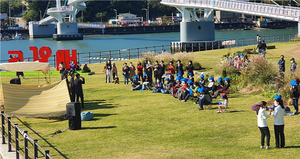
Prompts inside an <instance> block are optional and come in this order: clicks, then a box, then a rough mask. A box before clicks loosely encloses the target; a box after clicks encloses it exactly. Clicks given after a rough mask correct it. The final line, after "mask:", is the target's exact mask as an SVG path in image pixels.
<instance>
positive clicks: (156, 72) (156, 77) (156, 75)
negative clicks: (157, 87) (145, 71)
mask: <svg viewBox="0 0 300 159" xmlns="http://www.w3.org/2000/svg"><path fill="white" fill-rule="evenodd" d="M159 68H160V65H159V64H158V61H157V60H156V61H155V64H154V65H153V72H154V79H155V81H154V82H155V84H157V79H159V77H158V76H159V75H158V70H159ZM159 81H160V80H159Z"/></svg>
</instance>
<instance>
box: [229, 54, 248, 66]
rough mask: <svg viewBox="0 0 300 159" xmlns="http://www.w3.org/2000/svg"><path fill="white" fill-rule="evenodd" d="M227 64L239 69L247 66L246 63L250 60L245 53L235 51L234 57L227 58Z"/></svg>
mask: <svg viewBox="0 0 300 159" xmlns="http://www.w3.org/2000/svg"><path fill="white" fill-rule="evenodd" d="M228 60H229V61H228V65H229V66H233V67H235V68H237V69H239V68H240V67H247V66H248V63H249V62H250V60H249V59H248V56H247V55H245V56H244V54H243V53H241V54H239V53H236V56H235V57H233V58H232V57H229V58H228Z"/></svg>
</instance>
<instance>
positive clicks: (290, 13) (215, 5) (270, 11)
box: [161, 0, 300, 21]
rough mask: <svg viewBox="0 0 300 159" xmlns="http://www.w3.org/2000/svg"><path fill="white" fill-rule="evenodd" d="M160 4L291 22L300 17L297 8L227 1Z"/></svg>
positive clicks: (165, 0)
mask: <svg viewBox="0 0 300 159" xmlns="http://www.w3.org/2000/svg"><path fill="white" fill-rule="evenodd" d="M161 2H162V3H163V4H166V5H174V6H187V5H188V6H190V7H195V8H197V7H198V8H210V9H215V10H224V11H232V12H240V13H246V14H253V15H262V16H267V17H273V18H280V19H286V20H292V21H298V17H299V16H300V10H299V8H298V7H288V6H284V7H278V6H277V5H273V4H265V3H253V2H242V1H228V0H162V1H161Z"/></svg>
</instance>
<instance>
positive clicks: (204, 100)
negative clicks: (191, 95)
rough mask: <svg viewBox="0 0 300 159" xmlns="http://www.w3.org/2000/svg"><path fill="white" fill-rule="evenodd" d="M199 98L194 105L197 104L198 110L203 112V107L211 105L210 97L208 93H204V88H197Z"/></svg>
mask: <svg viewBox="0 0 300 159" xmlns="http://www.w3.org/2000/svg"><path fill="white" fill-rule="evenodd" d="M197 91H198V92H199V97H198V98H197V100H196V103H198V102H199V110H203V105H208V104H210V103H211V96H210V94H209V93H205V90H204V88H203V87H202V88H198V90H197Z"/></svg>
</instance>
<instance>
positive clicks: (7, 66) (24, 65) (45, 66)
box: [0, 62, 50, 73]
mask: <svg viewBox="0 0 300 159" xmlns="http://www.w3.org/2000/svg"><path fill="white" fill-rule="evenodd" d="M0 69H1V70H6V71H15V72H26V71H42V72H43V73H47V72H48V71H49V69H50V64H49V63H43V62H12V63H2V64H0Z"/></svg>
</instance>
